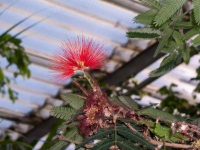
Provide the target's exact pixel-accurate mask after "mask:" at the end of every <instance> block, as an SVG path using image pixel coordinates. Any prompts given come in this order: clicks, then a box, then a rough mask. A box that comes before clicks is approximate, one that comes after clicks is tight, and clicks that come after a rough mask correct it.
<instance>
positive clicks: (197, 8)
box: [193, 0, 200, 25]
mask: <svg viewBox="0 0 200 150" xmlns="http://www.w3.org/2000/svg"><path fill="white" fill-rule="evenodd" d="M193 5H194V9H193V12H194V18H195V22H196V23H197V24H198V25H200V0H193Z"/></svg>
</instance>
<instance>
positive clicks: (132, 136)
mask: <svg viewBox="0 0 200 150" xmlns="http://www.w3.org/2000/svg"><path fill="white" fill-rule="evenodd" d="M117 133H118V134H119V135H122V136H123V137H125V138H128V139H130V140H132V141H134V142H136V143H140V144H142V145H143V146H145V147H147V148H149V149H152V150H153V149H155V146H154V145H152V144H151V143H149V142H148V141H147V140H146V139H145V138H144V137H143V136H142V135H140V134H139V133H137V132H135V133H133V132H131V131H130V130H129V129H128V128H126V127H117Z"/></svg>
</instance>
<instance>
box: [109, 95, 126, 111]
mask: <svg viewBox="0 0 200 150" xmlns="http://www.w3.org/2000/svg"><path fill="white" fill-rule="evenodd" d="M109 101H111V102H112V103H113V104H115V105H117V106H121V107H124V108H127V109H128V108H129V107H127V106H126V105H125V104H124V103H122V102H121V101H120V100H119V98H118V97H116V96H114V97H109Z"/></svg>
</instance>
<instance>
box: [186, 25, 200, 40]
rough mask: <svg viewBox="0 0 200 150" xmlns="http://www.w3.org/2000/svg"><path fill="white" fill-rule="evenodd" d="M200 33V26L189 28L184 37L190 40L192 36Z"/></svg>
mask: <svg viewBox="0 0 200 150" xmlns="http://www.w3.org/2000/svg"><path fill="white" fill-rule="evenodd" d="M199 33H200V27H196V28H193V29H191V30H189V31H188V32H186V34H185V35H184V36H183V39H184V40H188V39H190V38H191V37H193V36H195V35H196V34H199Z"/></svg>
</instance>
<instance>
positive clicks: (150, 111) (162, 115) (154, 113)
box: [137, 107, 178, 122]
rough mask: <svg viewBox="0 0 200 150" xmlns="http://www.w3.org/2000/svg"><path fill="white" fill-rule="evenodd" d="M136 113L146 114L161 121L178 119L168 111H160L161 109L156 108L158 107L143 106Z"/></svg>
mask: <svg viewBox="0 0 200 150" xmlns="http://www.w3.org/2000/svg"><path fill="white" fill-rule="evenodd" d="M137 113H138V114H139V115H146V116H149V117H151V118H154V119H159V120H162V121H165V122H175V121H178V119H177V118H176V117H175V116H174V115H172V114H169V113H167V112H164V111H161V110H158V109H154V108H152V107H148V108H144V109H142V110H139V111H138V112H137Z"/></svg>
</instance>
